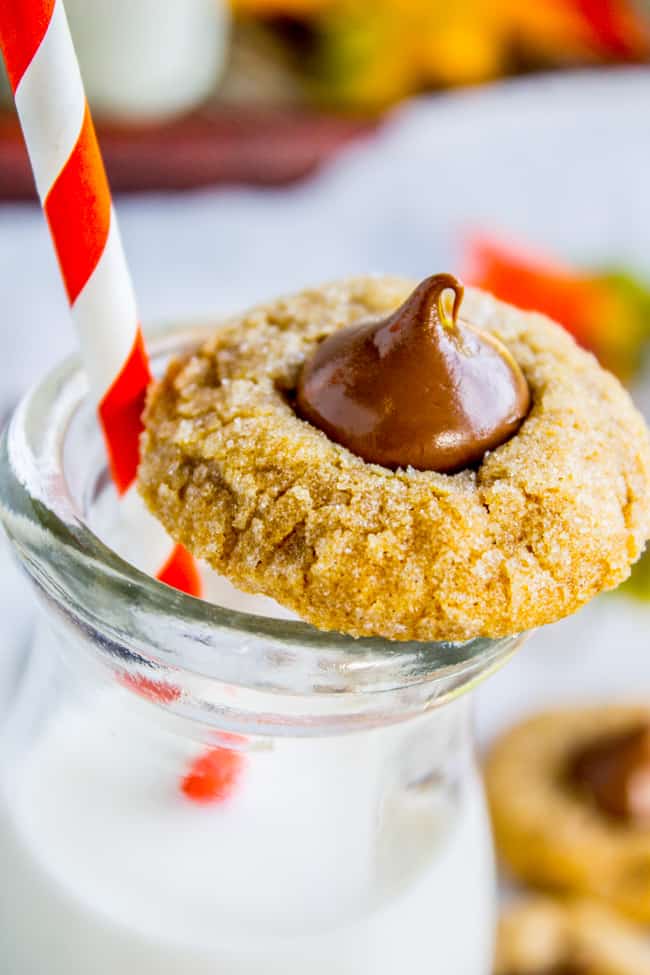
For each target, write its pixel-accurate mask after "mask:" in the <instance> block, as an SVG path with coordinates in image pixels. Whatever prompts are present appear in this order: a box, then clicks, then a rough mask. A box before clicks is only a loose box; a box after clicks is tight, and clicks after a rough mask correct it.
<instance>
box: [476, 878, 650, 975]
mask: <svg viewBox="0 0 650 975" xmlns="http://www.w3.org/2000/svg"><path fill="white" fill-rule="evenodd" d="M648 973H650V943H648V941H647V939H646V938H645V935H644V932H643V931H641V930H639V929H637V928H636V927H635V926H634V925H631V924H630V923H629V922H627V921H623V920H621V919H620V918H618V917H617V916H616V915H615V914H613V913H611V912H610V911H609V910H607V908H604V907H602V906H601V905H599V904H595V903H592V902H589V901H582V900H577V901H567V902H562V901H554V900H551V899H550V898H542V897H535V898H527V899H525V900H523V901H520V902H518V903H515V904H514V905H513V906H512V907H509V908H507V909H506V910H505V911H504V913H503V915H502V917H501V920H500V922H499V928H498V935H497V946H496V954H495V967H494V975H648Z"/></svg>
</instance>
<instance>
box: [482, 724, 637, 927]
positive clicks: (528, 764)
mask: <svg viewBox="0 0 650 975" xmlns="http://www.w3.org/2000/svg"><path fill="white" fill-rule="evenodd" d="M485 776H486V784H487V791H488V798H489V803H490V808H491V812H492V819H493V825H494V833H495V839H496V844H497V848H498V850H499V852H500V854H501V856H502V857H503V860H504V861H505V862H506V864H507V865H508V866H509V867H510V869H511V870H512V872H513V873H514V874H515V875H516V876H517V877H519V878H521V879H522V880H524V881H527V882H529V883H532V884H535V885H538V886H542V887H546V888H555V889H558V890H565V891H573V892H576V893H584V894H591V895H593V896H595V897H598V898H599V899H600V900H604V901H609V902H610V903H611V904H612V905H613V906H615V907H616V908H618V909H619V910H620V911H622V912H623V913H625V914H627V915H629V916H630V917H633V918H635V919H637V920H640V921H645V922H650V707H635V706H611V707H591V708H579V709H572V710H561V711H553V712H548V713H545V714H541V715H538V716H536V717H534V718H531V719H530V720H528V721H526V722H524V723H523V724H520V725H518V726H517V727H515V728H514V729H512V730H511V731H509V732H508V733H507V734H506V735H505V736H504V737H503V738H502V739H501V740H500V741H498V742H497V744H496V745H495V746H494V748H493V749H492V752H491V754H490V755H489V757H488V760H487V763H486V770H485Z"/></svg>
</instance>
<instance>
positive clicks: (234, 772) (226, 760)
mask: <svg viewBox="0 0 650 975" xmlns="http://www.w3.org/2000/svg"><path fill="white" fill-rule="evenodd" d="M243 766H244V757H243V755H241V754H240V753H239V752H236V751H233V750H232V749H230V748H211V749H210V750H209V751H207V752H205V753H204V754H203V755H200V756H199V757H198V758H197V759H196V760H195V761H194V763H193V764H192V767H191V769H190V771H189V772H188V773H187V775H186V776H185V778H184V779H183V781H182V782H181V791H182V792H183V794H184V795H185V796H187V798H188V799H191V800H192V801H193V802H198V803H202V804H207V803H212V802H222V801H223V800H224V799H227V798H228V797H229V796H230V795H231V794H232V792H233V790H234V788H235V786H236V784H237V781H238V779H239V777H240V775H241V773H242V770H243Z"/></svg>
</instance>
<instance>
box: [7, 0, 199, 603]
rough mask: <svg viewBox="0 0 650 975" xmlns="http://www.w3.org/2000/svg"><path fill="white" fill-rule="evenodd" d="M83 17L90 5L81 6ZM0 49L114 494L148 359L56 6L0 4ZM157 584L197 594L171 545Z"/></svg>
mask: <svg viewBox="0 0 650 975" xmlns="http://www.w3.org/2000/svg"><path fill="white" fill-rule="evenodd" d="M88 15H89V16H92V4H89V12H88ZM0 49H1V50H2V53H3V56H4V60H5V64H6V67H7V73H8V76H9V81H10V84H11V87H12V89H13V92H14V97H15V100H16V108H17V110H18V116H19V119H20V124H21V127H22V130H23V135H24V138H25V143H26V145H27V150H28V153H29V157H30V161H31V164H32V169H33V171H34V179H35V182H36V188H37V190H38V194H39V197H40V199H41V203H42V206H43V211H44V213H45V217H46V219H47V222H48V225H49V228H50V233H51V236H52V240H53V242H54V248H55V250H56V254H57V257H58V261H59V267H60V270H61V277H62V279H63V283H64V286H65V289H66V292H67V295H68V300H69V302H70V307H71V310H72V315H73V318H74V321H75V324H76V326H77V331H78V333H79V338H80V343H81V353H82V358H83V361H84V365H85V367H86V371H87V373H88V378H89V382H90V390H91V394H92V395H93V397H94V398H95V401H96V403H97V412H98V416H99V421H100V425H101V428H102V431H103V434H104V440H105V443H106V450H107V454H108V460H109V464H110V468H111V473H112V476H113V481H114V483H115V486H116V488H117V490H118V492H119V493H120V494H124V493H125V492H126V491H127V490H128V489H129V487H130V486H131V485H132V483H133V481H134V479H135V476H136V472H137V466H138V459H139V436H140V432H141V429H142V419H141V417H142V410H143V407H144V400H145V395H146V390H147V386H148V384H149V382H150V380H151V373H150V370H149V360H148V356H147V352H146V348H145V344H144V340H143V337H142V331H141V329H140V324H139V321H138V313H137V308H136V301H135V294H134V290H133V285H132V282H131V276H130V274H129V270H128V267H127V264H126V259H125V256H124V250H123V247H122V241H121V238H120V233H119V229H118V225H117V219H116V215H115V211H114V209H113V204H112V200H111V193H110V189H109V186H108V180H107V178H106V172H105V169H104V164H103V161H102V157H101V153H100V150H99V145H98V143H97V137H96V135H95V128H94V125H93V122H92V118H91V116H90V110H89V107H88V102H87V99H86V96H85V92H84V87H83V82H82V80H81V74H80V71H79V64H78V61H77V56H76V53H75V50H74V46H73V43H72V38H71V35H70V29H69V27H68V21H67V18H66V14H65V10H64V7H63V2H62V0H0ZM158 578H159V579H161V580H162V581H163V582H167V583H168V584H169V585H173V586H175V587H176V588H179V589H183V590H184V591H186V592H190V593H192V594H193V595H198V594H199V590H200V581H199V576H198V572H197V569H196V566H195V564H194V561H193V559H192V557H191V556H190V555H189V554H188V553H187V551H186V550H185V549H184V548H182V547H181V546H178V545H177V546H174V548H173V549H172V551H171V554H170V556H169V558H168V560H167V561H166V562H165V565H164V566H163V568H162V569H161V570H160V572H159V573H158Z"/></svg>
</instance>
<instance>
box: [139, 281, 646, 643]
mask: <svg viewBox="0 0 650 975" xmlns="http://www.w3.org/2000/svg"><path fill="white" fill-rule="evenodd" d="M412 288H413V282H410V281H407V280H403V279H397V278H388V277H380V278H373V277H363V278H355V279H352V280H346V281H341V282H336V283H334V284H329V285H325V286H323V287H321V288H314V289H311V290H308V291H304V292H302V293H300V294H297V295H294V296H291V297H288V298H283V299H280V300H277V301H273V302H270V303H269V304H267V305H262V306H260V307H258V308H256V309H254V310H252V311H250V312H248V313H247V314H244V315H242V316H240V317H237V318H234V319H231V320H230V321H229V322H227V323H226V324H225V325H224V326H223V327H221V328H219V329H218V330H217V331H215V335H214V337H213V338H212V339H211V340H210V341H208V342H207V343H206V344H205V345H204V346H203V347H202V348H200V349H197V350H196V351H195V352H194V353H193V354H191V355H189V356H188V357H186V358H185V359H183V360H180V361H175V362H173V363H172V364H171V365H170V366H169V369H168V371H167V374H166V375H165V377H164V378H163V379H162V380H161V381H160V382H158V383H157V384H155V385H154V386H153V388H152V390H151V392H150V395H149V400H148V405H147V409H146V414H145V425H146V429H145V432H144V434H143V438H142V462H141V465H140V471H139V484H140V491H141V492H142V495H143V497H144V499H145V501H146V503H147V504H148V506H149V508H150V509H151V511H152V512H153V513H154V514H155V515H156V516H157V517H158V518H159V520H160V521H161V522H162V523H163V525H164V526H165V528H166V529H167V531H168V532H169V533H170V534H171V535H172V537H173V538H175V539H176V540H178V541H179V542H182V543H183V544H184V545H185V546H187V548H189V549H190V551H191V552H193V553H194V554H195V555H196V556H197V557H199V558H202V559H205V560H206V561H207V562H209V563H210V565H211V566H212V567H213V568H214V569H216V570H217V571H218V572H220V573H222V574H223V575H225V576H227V577H228V578H229V579H230V580H231V581H232V582H233V583H234V584H235V585H236V586H238V587H239V588H240V589H243V590H245V591H248V592H255V593H262V594H264V595H266V596H270V597H272V598H274V599H276V600H277V601H278V602H280V603H282V604H284V605H285V606H287V607H289V608H290V609H292V610H294V611H295V612H296V613H298V614H299V615H300V616H301V617H302V618H303V619H305V620H307V621H309V622H311V623H313V624H315V625H316V626H318V627H320V628H321V629H335V630H338V631H340V632H344V633H348V634H351V635H353V636H381V637H385V638H388V639H392V640H411V639H416V640H448V641H461V640H468V639H470V638H473V637H478V636H486V637H501V636H505V635H512V634H514V633H518V632H521V631H523V630H527V629H530V628H533V627H536V626H539V625H541V624H544V623H549V622H552V621H554V620H557V619H559V618H560V617H562V616H565V615H567V614H569V613H572V612H573V611H574V610H576V609H578V607H580V606H581V605H583V604H584V603H585V602H587V601H588V600H589V599H591V598H592V597H593V596H595V595H596V594H597V593H598V592H600V591H601V590H603V589H609V588H612V587H614V586H616V585H618V584H619V583H620V582H621V581H622V580H623V579H625V578H626V577H627V575H628V574H629V569H630V564H631V563H632V562H633V561H634V560H635V559H636V558H637V557H638V555H639V553H640V551H641V549H642V547H643V544H644V542H645V540H646V537H647V536H648V534H649V533H650V450H649V446H648V436H647V432H646V429H645V426H644V424H643V421H642V419H641V417H640V415H639V414H638V413H637V411H636V410H635V408H634V407H633V405H632V403H631V401H630V399H629V397H628V395H627V393H626V392H625V391H624V390H623V388H622V387H621V386H620V384H619V383H618V382H617V380H616V379H614V377H613V376H611V375H610V374H608V373H606V372H605V371H604V370H603V369H601V367H600V366H599V365H598V363H597V362H596V360H595V359H594V357H593V356H591V355H590V354H588V353H587V352H584V351H583V350H581V349H579V348H578V347H577V345H576V344H575V342H574V341H573V339H572V338H571V337H570V336H569V335H568V334H567V333H566V332H565V331H564V330H563V329H561V328H560V327H558V326H557V325H555V324H553V323H552V322H551V321H549V320H548V319H546V318H544V317H543V316H541V315H537V314H532V313H525V312H522V311H519V310H517V309H515V308H512V307H510V306H508V305H506V304H503V303H501V302H498V301H496V300H495V299H494V298H492V297H490V296H489V295H487V294H484V293H482V292H479V291H475V290H468V291H467V293H466V295H465V298H464V301H463V302H462V306H461V308H460V316H461V318H463V319H466V320H468V321H469V322H470V323H472V325H473V326H476V328H477V329H480V330H483V334H484V335H485V333H487V336H488V340H489V341H492V342H493V343H496V342H497V340H500V342H501V343H503V344H504V345H505V346H506V347H507V350H508V354H509V355H510V358H511V360H512V363H513V364H514V365H513V367H514V366H516V367H517V368H520V371H521V372H523V375H524V376H525V380H526V381H527V384H528V387H529V390H530V397H531V400H532V405H531V406H530V411H529V412H527V415H526V417H525V419H524V420H523V424H522V425H521V426H519V419H518V418H517V416H516V415H513V417H510V416H505V415H504V417H503V418H502V419H503V427H504V429H506V428H507V427H508V424H510V427H508V429H509V430H510V432H511V433H512V431H513V430H515V431H516V432H514V435H512V436H511V438H510V439H509V440H507V442H505V443H503V444H502V445H500V446H496V448H495V449H488V450H487V452H486V453H485V454H484V456H482V459H481V460H479V461H478V462H477V463H474V464H473V465H472V466H468V467H467V468H466V469H462V470H456V472H455V473H439V472H437V471H436V470H418V469H415V468H414V467H406V468H404V467H399V466H396V468H395V469H392V467H391V466H380V465H379V464H377V463H367V462H366V461H364V460H363V459H362V457H360V456H357V454H355V453H353V452H352V450H351V449H348V447H346V446H344V445H343V444H342V443H341V442H336V438H334V439H330V437H328V436H327V435H326V434H325V433H324V432H322V430H320V429H318V428H317V427H316V426H314V425H312V423H310V422H308V420H306V419H302V418H301V417H300V416H299V415H298V412H297V410H296V403H295V394H296V388H297V385H298V381H299V378H300V375H301V372H302V370H303V366H304V365H305V362H306V360H308V359H309V358H310V357H311V356H312V355H313V354H314V352H315V350H316V348H317V347H318V346H319V344H320V343H322V342H323V340H325V339H327V338H328V337H329V336H331V335H332V334H333V333H335V332H337V330H339V329H342V328H343V327H346V326H352V325H360V324H361V323H366V322H372V321H373V320H377V319H379V318H383V317H385V316H387V315H391V314H392V313H396V309H398V307H399V306H400V304H401V303H402V302H404V301H405V299H406V298H407V297H408V295H409V294H410V292H411V290H412ZM454 314H455V310H454ZM486 344H487V343H486V342H485V341H484V342H483V351H484V350H485V348H486ZM481 354H483V352H481ZM397 385H398V384H397ZM461 385H462V384H461ZM391 388H392V389H396V388H397V387H396V384H395V383H394V384H393V387H391ZM411 400H412V398H411ZM389 406H390V403H388V404H387V408H388V407H389ZM485 442H486V443H488V442H489V438H488V439H486V440H485ZM451 463H452V461H450V464H451ZM393 466H394V465H393Z"/></svg>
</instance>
